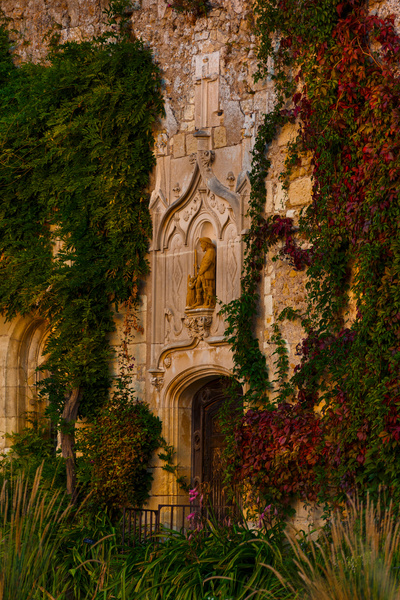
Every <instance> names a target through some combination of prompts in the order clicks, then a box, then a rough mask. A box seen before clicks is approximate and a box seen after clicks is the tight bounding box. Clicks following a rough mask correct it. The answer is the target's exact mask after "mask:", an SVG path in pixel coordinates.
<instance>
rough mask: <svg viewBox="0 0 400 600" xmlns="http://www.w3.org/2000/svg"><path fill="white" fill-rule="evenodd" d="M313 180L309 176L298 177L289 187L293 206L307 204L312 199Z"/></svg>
mask: <svg viewBox="0 0 400 600" xmlns="http://www.w3.org/2000/svg"><path fill="white" fill-rule="evenodd" d="M311 192H312V182H311V179H310V178H309V177H303V178H302V179H296V181H293V182H292V183H291V184H290V187H289V202H290V204H291V205H293V206H298V205H299V204H307V203H308V202H310V201H311Z"/></svg>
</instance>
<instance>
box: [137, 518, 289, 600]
mask: <svg viewBox="0 0 400 600" xmlns="http://www.w3.org/2000/svg"><path fill="white" fill-rule="evenodd" d="M286 559H288V557H286ZM289 560H290V559H289ZM127 563H128V577H129V576H130V577H132V579H133V584H131V587H130V588H129V589H130V590H131V594H132V595H131V597H134V598H135V599H137V600H142V599H143V600H159V599H160V600H161V599H165V598H171V599H172V598H174V600H189V599H190V600H204V599H206V598H210V599H211V598H213V599H215V600H217V599H220V600H223V599H226V598H235V600H245V598H248V597H249V596H250V597H252V598H257V599H258V600H261V598H274V597H276V598H280V599H281V600H284V599H285V598H287V597H288V596H286V594H285V591H284V590H283V588H282V586H281V584H280V582H279V580H278V579H277V577H276V576H275V574H274V573H273V571H272V570H269V569H265V568H264V565H265V564H268V565H271V566H272V567H275V568H276V567H278V568H281V567H282V555H281V553H280V538H279V537H278V538H275V536H274V532H273V531H271V532H270V533H266V534H259V533H258V532H255V531H251V530H249V529H247V528H241V527H237V528H236V527H230V528H224V527H218V528H214V527H212V526H211V529H209V530H208V531H207V532H206V531H204V532H203V533H202V532H193V533H192V534H191V535H189V537H186V536H184V535H183V534H179V533H177V532H169V533H167V532H165V533H163V534H162V541H161V542H160V543H159V544H158V545H157V546H155V547H154V546H149V547H148V548H146V549H145V553H144V556H143V558H142V559H141V560H140V559H139V560H138V557H137V554H136V553H134V554H133V556H132V557H128V560H127ZM275 594H276V596H275ZM291 597H292V596H291Z"/></svg>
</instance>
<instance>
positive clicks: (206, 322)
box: [183, 307, 214, 341]
mask: <svg viewBox="0 0 400 600" xmlns="http://www.w3.org/2000/svg"><path fill="white" fill-rule="evenodd" d="M213 312H214V309H213V308H205V307H200V308H186V309H185V319H184V321H183V323H184V325H185V327H186V328H187V330H188V335H189V337H190V339H191V340H194V339H198V340H199V341H201V340H204V338H208V336H209V335H210V328H211V324H212V316H213Z"/></svg>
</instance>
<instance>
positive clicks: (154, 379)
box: [149, 369, 164, 392]
mask: <svg viewBox="0 0 400 600" xmlns="http://www.w3.org/2000/svg"><path fill="white" fill-rule="evenodd" d="M149 373H150V383H151V385H154V387H155V388H156V390H157V392H160V391H161V389H162V387H163V385H164V370H163V369H149Z"/></svg>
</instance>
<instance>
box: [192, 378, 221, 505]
mask: <svg viewBox="0 0 400 600" xmlns="http://www.w3.org/2000/svg"><path fill="white" fill-rule="evenodd" d="M228 381H229V380H228V379H227V378H225V377H219V378H217V379H213V380H212V381H209V382H208V383H206V384H205V385H204V386H203V387H202V388H201V389H200V390H199V391H198V392H197V393H196V394H195V396H194V398H193V405H192V486H193V487H196V486H197V487H199V489H200V487H201V488H202V489H203V490H205V491H206V495H207V500H208V503H209V504H210V505H211V506H212V507H213V510H214V511H216V512H217V513H219V512H221V511H222V512H225V510H224V509H225V508H226V507H227V504H228V502H227V497H226V493H225V491H224V488H223V463H222V452H223V449H224V435H223V433H222V432H221V428H220V425H219V419H218V417H219V411H220V409H221V407H222V405H223V403H224V400H225V398H226V397H227V391H226V389H227V385H228ZM220 516H222V514H221V515H220Z"/></svg>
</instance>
